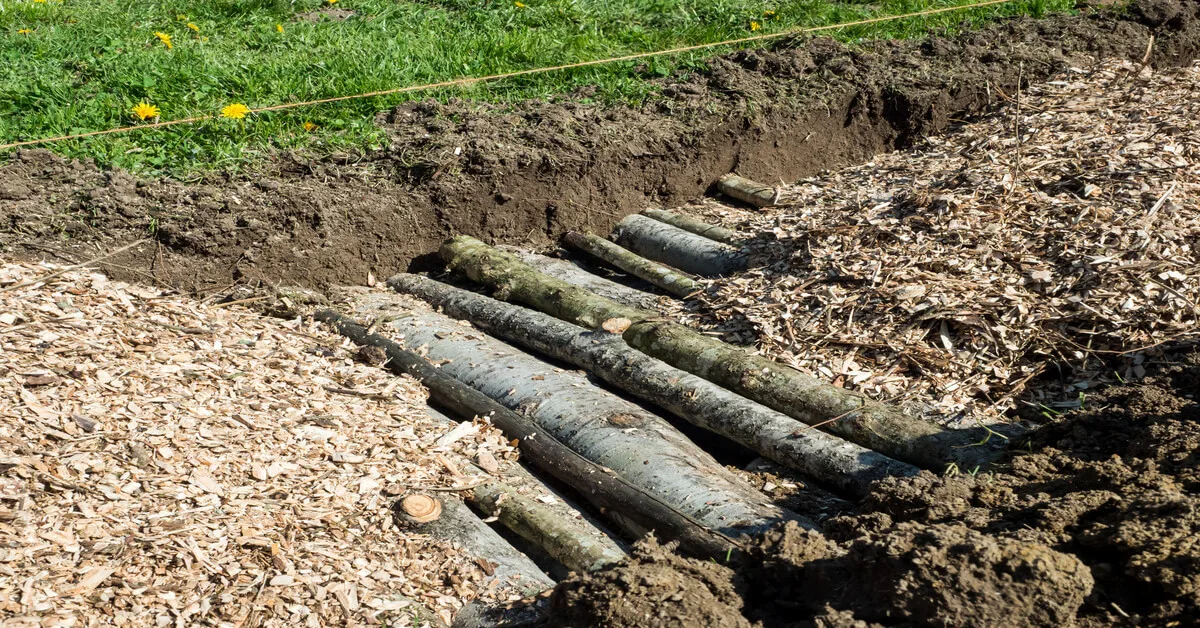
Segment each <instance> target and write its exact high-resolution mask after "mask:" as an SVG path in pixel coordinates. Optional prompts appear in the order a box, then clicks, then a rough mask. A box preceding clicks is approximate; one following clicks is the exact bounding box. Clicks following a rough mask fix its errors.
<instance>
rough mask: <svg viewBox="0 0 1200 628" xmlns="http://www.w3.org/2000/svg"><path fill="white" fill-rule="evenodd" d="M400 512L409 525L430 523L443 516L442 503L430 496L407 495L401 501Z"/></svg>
mask: <svg viewBox="0 0 1200 628" xmlns="http://www.w3.org/2000/svg"><path fill="white" fill-rule="evenodd" d="M399 511H400V515H401V516H402V517H404V520H405V521H407V522H409V523H414V524H422V523H429V522H430V521H437V520H438V519H439V518H440V517H441V516H442V502H441V501H439V500H438V499H437V498H435V497H430V496H428V495H419V494H414V495H407V496H405V497H404V499H401V500H400V504H399Z"/></svg>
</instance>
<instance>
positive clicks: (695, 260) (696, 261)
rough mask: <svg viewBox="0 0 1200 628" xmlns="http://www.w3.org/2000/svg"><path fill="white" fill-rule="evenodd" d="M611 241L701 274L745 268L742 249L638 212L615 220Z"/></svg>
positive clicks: (648, 256) (681, 268) (720, 272)
mask: <svg viewBox="0 0 1200 628" xmlns="http://www.w3.org/2000/svg"><path fill="white" fill-rule="evenodd" d="M613 240H614V241H615V242H616V243H617V244H619V245H621V246H623V247H625V248H627V249H629V250H630V251H633V252H634V253H637V254H638V255H641V256H642V257H645V258H648V259H652V260H654V261H657V262H662V263H663V264H666V265H667V266H670V267H672V268H677V269H679V270H682V271H683V272H686V273H692V274H693V275H700V276H702V277H716V276H718V275H727V274H729V273H734V272H737V271H739V270H742V269H744V268H746V255H745V254H744V253H742V251H741V250H739V249H736V248H734V247H732V246H729V245H728V244H722V243H720V242H717V241H715V240H710V239H708V238H706V237H704V236H700V235H696V234H694V233H691V232H690V231H684V230H683V229H680V228H679V227H672V226H671V225H668V224H666V223H661V222H659V221H657V220H654V219H653V218H647V217H645V216H642V215H640V214H632V215H629V216H626V217H625V218H624V220H622V221H621V222H619V223H617V226H616V228H614V229H613Z"/></svg>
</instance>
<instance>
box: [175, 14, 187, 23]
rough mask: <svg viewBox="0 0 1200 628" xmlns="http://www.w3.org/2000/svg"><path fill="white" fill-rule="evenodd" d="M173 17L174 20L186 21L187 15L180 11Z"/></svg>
mask: <svg viewBox="0 0 1200 628" xmlns="http://www.w3.org/2000/svg"><path fill="white" fill-rule="evenodd" d="M175 19H176V20H179V21H180V22H186V21H187V16H186V15H184V14H182V13H180V14H179V15H176V16H175Z"/></svg>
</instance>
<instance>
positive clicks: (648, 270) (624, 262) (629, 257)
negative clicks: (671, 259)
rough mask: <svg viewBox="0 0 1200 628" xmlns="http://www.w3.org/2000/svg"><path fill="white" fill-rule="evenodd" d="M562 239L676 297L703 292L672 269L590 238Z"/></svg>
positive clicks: (569, 236)
mask: <svg viewBox="0 0 1200 628" xmlns="http://www.w3.org/2000/svg"><path fill="white" fill-rule="evenodd" d="M562 239H563V243H564V244H566V245H567V246H569V247H571V248H575V249H579V250H580V251H583V252H584V253H587V254H589V255H591V256H593V257H595V258H597V259H599V260H602V261H604V262H607V263H608V264H609V265H612V266H615V267H617V268H620V269H621V270H623V271H625V272H627V273H629V274H631V275H633V276H634V277H638V278H640V279H644V280H645V281H647V282H649V283H651V284H653V285H655V286H658V287H659V288H662V289H663V290H666V291H667V292H669V293H671V294H673V295H675V296H677V297H680V298H684V297H687V296H689V295H692V294H694V293H696V292H700V291H701V290H703V289H704V287H703V286H701V285H700V284H699V283H696V281H695V280H694V279H692V278H691V277H688V276H687V275H685V274H683V273H681V272H679V271H677V270H675V269H673V268H668V267H666V266H663V265H662V264H659V263H657V262H652V261H650V260H648V259H646V258H644V257H641V256H639V255H636V254H634V253H633V252H631V251H627V250H625V249H623V248H621V247H620V246H617V245H616V244H613V243H612V242H609V241H608V240H605V239H604V238H601V237H598V236H595V235H593V234H590V233H579V232H578V231H568V232H566V233H564V234H563V237H562Z"/></svg>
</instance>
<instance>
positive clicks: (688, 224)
mask: <svg viewBox="0 0 1200 628" xmlns="http://www.w3.org/2000/svg"><path fill="white" fill-rule="evenodd" d="M642 215H643V216H648V217H650V218H653V219H655V220H657V221H659V222H665V223H667V224H668V225H671V226H672V227H679V228H680V229H683V230H684V231H690V232H692V233H694V234H696V235H699V236H704V237H706V238H708V239H709V240H716V241H717V242H724V243H725V244H730V245H733V246H737V243H738V240H740V238H738V235H737V234H736V233H734V232H733V231H730V230H729V229H726V228H725V227H718V226H717V225H710V224H708V223H706V222H701V221H699V220H696V219H695V218H692V217H691V216H684V215H683V214H676V213H675V212H669V211H667V210H665V209H643V210H642Z"/></svg>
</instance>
